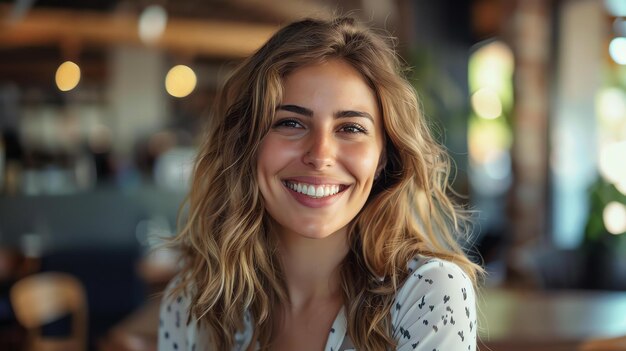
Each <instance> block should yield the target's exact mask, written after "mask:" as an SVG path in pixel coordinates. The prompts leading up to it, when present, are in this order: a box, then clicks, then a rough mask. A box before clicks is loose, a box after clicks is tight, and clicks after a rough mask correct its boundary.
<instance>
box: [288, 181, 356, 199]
mask: <svg viewBox="0 0 626 351" xmlns="http://www.w3.org/2000/svg"><path fill="white" fill-rule="evenodd" d="M283 184H284V185H285V186H286V187H287V188H289V189H291V190H293V191H295V192H297V193H300V194H303V195H306V196H309V197H311V198H313V199H321V198H324V197H329V196H333V195H337V194H339V193H341V192H343V191H344V190H346V189H347V188H348V187H349V186H348V185H343V184H317V185H316V184H307V183H300V182H294V181H289V180H283Z"/></svg>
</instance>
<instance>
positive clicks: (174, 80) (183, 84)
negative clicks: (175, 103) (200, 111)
mask: <svg viewBox="0 0 626 351" xmlns="http://www.w3.org/2000/svg"><path fill="white" fill-rule="evenodd" d="M195 87H196V74H195V73H194V72H193V70H192V69H191V68H189V67H187V66H185V65H178V66H174V67H172V69H170V71H169V72H167V76H165V90H167V92H168V93H169V94H170V95H172V96H174V97H178V98H182V97H185V96H187V95H189V94H191V92H192V91H193V89H195Z"/></svg>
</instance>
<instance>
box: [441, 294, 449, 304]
mask: <svg viewBox="0 0 626 351" xmlns="http://www.w3.org/2000/svg"><path fill="white" fill-rule="evenodd" d="M448 301H450V296H448V295H443V303H448Z"/></svg>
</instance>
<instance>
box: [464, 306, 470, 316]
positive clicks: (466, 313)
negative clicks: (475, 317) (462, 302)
mask: <svg viewBox="0 0 626 351" xmlns="http://www.w3.org/2000/svg"><path fill="white" fill-rule="evenodd" d="M465 315H466V316H467V318H469V308H467V306H466V307H465Z"/></svg>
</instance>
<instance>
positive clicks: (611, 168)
mask: <svg viewBox="0 0 626 351" xmlns="http://www.w3.org/2000/svg"><path fill="white" fill-rule="evenodd" d="M624 155H626V141H622V142H618V143H611V144H608V145H606V146H604V147H603V148H602V150H601V151H600V174H601V175H602V177H603V178H604V179H606V180H607V181H609V182H611V183H614V184H622V183H624V182H626V162H624Z"/></svg>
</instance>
